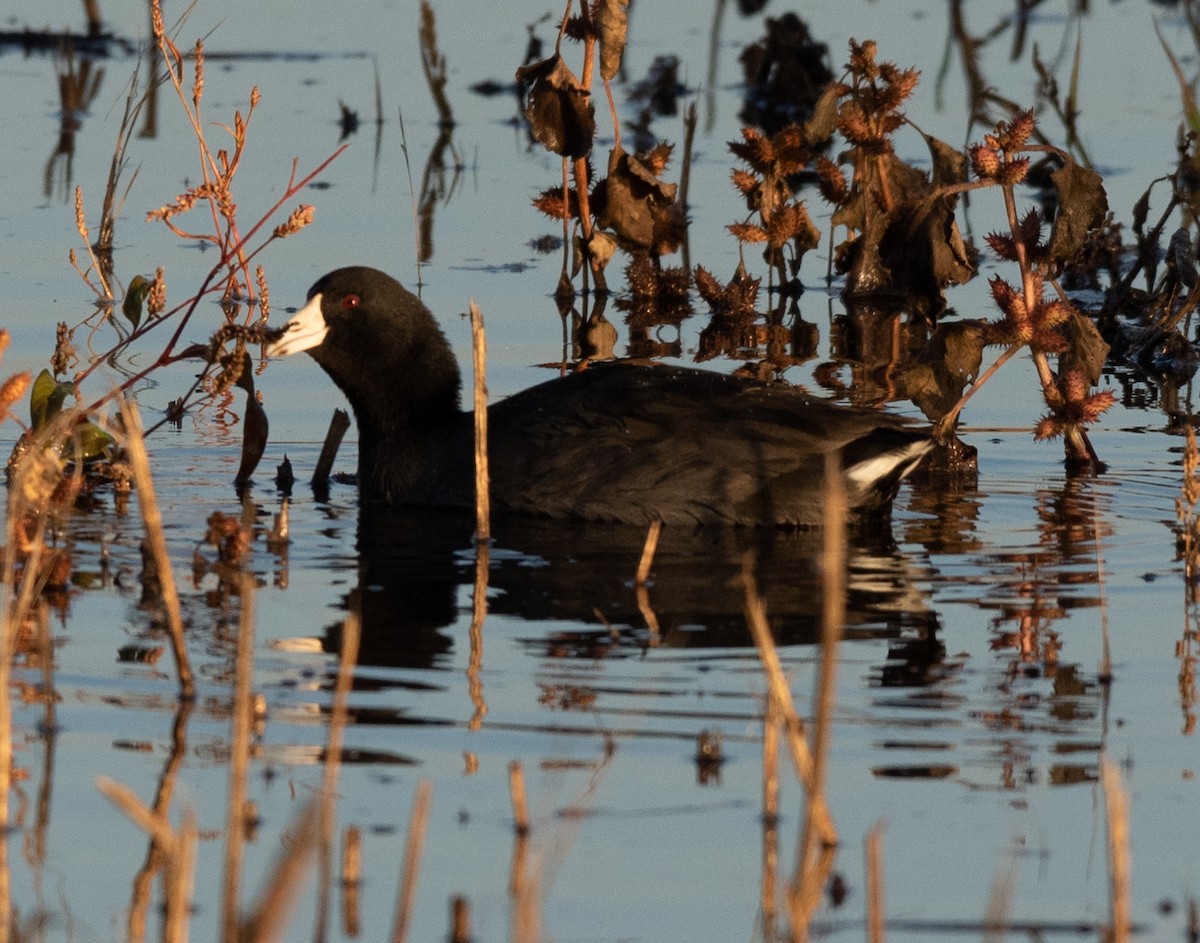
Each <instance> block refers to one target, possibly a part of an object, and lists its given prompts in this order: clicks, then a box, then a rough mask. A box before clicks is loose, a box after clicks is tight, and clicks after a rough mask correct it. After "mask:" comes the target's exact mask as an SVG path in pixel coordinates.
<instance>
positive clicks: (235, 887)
mask: <svg viewBox="0 0 1200 943" xmlns="http://www.w3.org/2000/svg"><path fill="white" fill-rule="evenodd" d="M254 588H255V587H254V576H253V574H250V573H244V574H242V592H241V598H242V611H241V624H240V626H239V630H238V638H237V661H236V666H235V669H234V682H233V710H232V711H231V715H230V719H229V726H230V750H229V753H230V755H229V798H228V800H227V808H226V818H225V874H224V876H223V880H224V883H223V886H222V896H221V913H222V925H223V926H224V928H225V938H226V939H234V938H235V934H236V933H237V926H238V919H239V916H240V915H239V907H240V902H239V898H240V896H241V895H240V892H241V886H242V848H243V843H244V836H245V831H246V820H245V808H246V772H247V770H248V769H249V766H250V728H251V724H252V723H253V714H254V704H253V697H252V695H251V687H252V685H253V680H254Z"/></svg>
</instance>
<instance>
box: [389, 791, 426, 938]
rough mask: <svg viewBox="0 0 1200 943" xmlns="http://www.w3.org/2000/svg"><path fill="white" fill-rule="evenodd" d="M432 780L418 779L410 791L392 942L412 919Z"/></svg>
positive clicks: (400, 936) (405, 933)
mask: <svg viewBox="0 0 1200 943" xmlns="http://www.w3.org/2000/svg"><path fill="white" fill-rule="evenodd" d="M432 795H433V784H432V783H430V781H429V780H428V779H422V780H421V781H420V782H419V783H417V789H416V793H415V794H414V795H413V807H412V813H411V814H410V815H409V818H408V841H407V842H406V843H405V847H404V870H403V872H402V873H401V875H400V889H399V893H398V895H397V898H396V920H395V923H394V924H393V925H392V937H391V939H392V943H404V941H405V940H407V939H408V928H409V925H410V924H411V923H412V914H413V904H414V902H415V901H416V897H417V879H418V878H419V877H420V874H421V855H422V853H423V852H424V850H425V830H426V828H427V826H428V824H429V802H430V798H431V796H432Z"/></svg>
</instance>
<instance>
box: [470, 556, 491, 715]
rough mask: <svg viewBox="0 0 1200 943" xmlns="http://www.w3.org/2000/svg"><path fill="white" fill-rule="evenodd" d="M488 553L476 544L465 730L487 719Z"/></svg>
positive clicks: (489, 557)
mask: <svg viewBox="0 0 1200 943" xmlns="http://www.w3.org/2000/svg"><path fill="white" fill-rule="evenodd" d="M490 559H491V550H490V547H489V545H488V544H487V543H486V542H484V541H479V542H477V543H476V544H475V585H474V589H473V593H472V596H471V625H470V627H469V628H468V630H467V635H468V637H469V638H470V640H471V652H470V655H469V656H468V659H467V693H468V695H469V696H470V698H471V706H472V708H473V711H472V714H471V719H470V720H469V721H468V722H467V729H468V730H478V729H479V728H480V727H482V726H483V719H484V718H485V717H486V716H487V712H488V706H487V701H486V700H485V699H484V696H483V623H484V621H485V620H486V619H487V609H488V605H487V589H488V573H489V572H490V571H489V569H488V565H489V560H490Z"/></svg>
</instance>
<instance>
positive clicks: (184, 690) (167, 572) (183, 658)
mask: <svg viewBox="0 0 1200 943" xmlns="http://www.w3.org/2000/svg"><path fill="white" fill-rule="evenodd" d="M120 407H121V418H122V420H124V423H125V432H126V446H125V447H126V450H127V451H128V453H129V464H130V465H131V466H132V468H133V480H134V484H135V485H136V487H137V492H138V507H140V508H141V510H142V524H143V526H144V527H145V529H146V542H147V544H149V546H150V552H151V554H152V555H153V557H154V563H155V566H156V567H157V569H158V577H159V580H160V581H161V583H162V598H163V608H164V609H165V615H166V619H167V630H168V632H169V634H170V637H171V654H172V655H173V656H174V657H175V672H176V675H177V676H178V678H179V696H180V697H181V698H183V699H184V700H189V701H190V700H192V699H193V698H194V697H195V696H196V682H195V679H194V678H193V676H192V667H191V664H190V663H189V661H188V654H187V644H186V642H185V641H184V636H183V616H182V615H181V614H180V608H179V591H178V589H177V587H176V585H175V573H174V571H173V570H172V569H171V556H170V554H169V553H167V538H166V536H165V535H164V533H163V524H162V513H161V512H160V511H159V508H158V498H157V497H156V495H155V493H154V482H153V479H152V478H151V476H150V459H149V457H148V456H147V455H146V443H145V440H144V439H143V438H142V420H141V416H140V415H139V413H138V410H137V407H136V406H134V404H133V403H132V402H130V401H129V400H127V399H125V398H124V397H121V399H120Z"/></svg>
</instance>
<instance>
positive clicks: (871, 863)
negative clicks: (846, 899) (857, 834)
mask: <svg viewBox="0 0 1200 943" xmlns="http://www.w3.org/2000/svg"><path fill="white" fill-rule="evenodd" d="M863 846H864V847H863V850H864V854H865V857H866V868H867V900H866V905H867V943H883V825H882V823H876V824H875V825H873V826H872V827H871V830H870V831H869V832H867V837H866V839H865V841H864V842H863Z"/></svg>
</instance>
